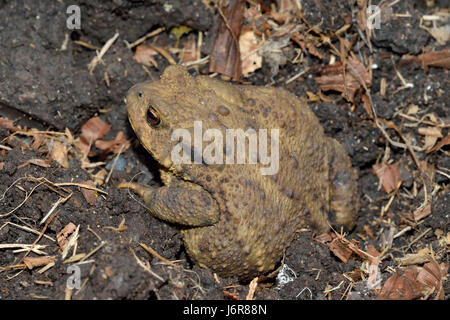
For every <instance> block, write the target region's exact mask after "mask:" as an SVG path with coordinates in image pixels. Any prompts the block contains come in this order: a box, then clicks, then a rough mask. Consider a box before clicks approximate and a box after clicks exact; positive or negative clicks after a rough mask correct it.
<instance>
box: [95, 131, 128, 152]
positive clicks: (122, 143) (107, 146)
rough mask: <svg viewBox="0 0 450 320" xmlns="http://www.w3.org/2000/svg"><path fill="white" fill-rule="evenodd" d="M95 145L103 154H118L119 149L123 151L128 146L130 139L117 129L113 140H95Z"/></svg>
mask: <svg viewBox="0 0 450 320" xmlns="http://www.w3.org/2000/svg"><path fill="white" fill-rule="evenodd" d="M95 146H96V147H97V148H98V149H100V150H102V151H103V154H108V153H111V152H112V153H114V154H118V153H119V151H120V150H122V151H125V150H127V149H128V148H129V147H130V141H128V140H127V139H125V134H124V133H123V132H122V131H119V132H118V133H117V135H116V138H115V139H114V140H97V141H96V142H95Z"/></svg>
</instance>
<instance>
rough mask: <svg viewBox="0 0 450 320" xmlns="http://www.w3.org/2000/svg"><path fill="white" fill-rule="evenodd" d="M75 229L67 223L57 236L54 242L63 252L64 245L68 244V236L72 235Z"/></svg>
mask: <svg viewBox="0 0 450 320" xmlns="http://www.w3.org/2000/svg"><path fill="white" fill-rule="evenodd" d="M76 228H77V227H76V226H75V225H74V224H73V223H72V222H69V223H68V224H67V225H66V226H65V227H64V228H63V229H62V230H61V231H60V232H59V233H58V234H57V235H56V240H57V241H58V246H59V248H60V249H61V250H63V249H64V248H65V246H66V244H67V243H68V242H69V235H70V234H72V233H73V232H74V231H75V229H76Z"/></svg>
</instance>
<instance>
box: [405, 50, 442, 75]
mask: <svg viewBox="0 0 450 320" xmlns="http://www.w3.org/2000/svg"><path fill="white" fill-rule="evenodd" d="M411 62H415V63H417V64H420V65H422V66H423V67H424V69H425V70H427V69H428V67H430V66H431V67H441V68H444V69H450V49H444V50H440V51H430V52H426V53H422V54H421V55H418V56H413V55H409V54H405V55H404V56H403V57H402V59H401V60H400V66H401V65H405V64H408V63H411Z"/></svg>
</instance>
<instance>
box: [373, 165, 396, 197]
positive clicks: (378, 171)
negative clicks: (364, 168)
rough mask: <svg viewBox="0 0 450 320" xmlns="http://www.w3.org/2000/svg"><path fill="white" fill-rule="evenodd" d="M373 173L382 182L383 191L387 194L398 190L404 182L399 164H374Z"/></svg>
mask: <svg viewBox="0 0 450 320" xmlns="http://www.w3.org/2000/svg"><path fill="white" fill-rule="evenodd" d="M372 172H373V174H375V175H376V176H377V177H378V179H379V180H380V181H381V185H382V186H383V190H384V192H386V193H391V192H392V191H393V190H396V189H397V188H398V187H399V185H400V183H401V182H402V180H401V177H400V173H399V171H398V164H397V163H396V164H393V165H387V164H386V163H385V162H381V163H378V164H374V165H373V166H372Z"/></svg>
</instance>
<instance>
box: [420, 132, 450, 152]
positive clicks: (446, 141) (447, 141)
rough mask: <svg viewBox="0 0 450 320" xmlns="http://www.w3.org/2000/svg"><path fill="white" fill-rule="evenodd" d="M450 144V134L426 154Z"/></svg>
mask: <svg viewBox="0 0 450 320" xmlns="http://www.w3.org/2000/svg"><path fill="white" fill-rule="evenodd" d="M449 144H450V134H448V135H447V136H446V137H445V138H444V139H442V140H441V141H439V142H438V143H437V144H436V145H435V146H434V147H433V148H431V149H430V150H427V151H426V153H430V152H433V151H436V150H439V149H440V148H442V147H443V146H446V145H449Z"/></svg>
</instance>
